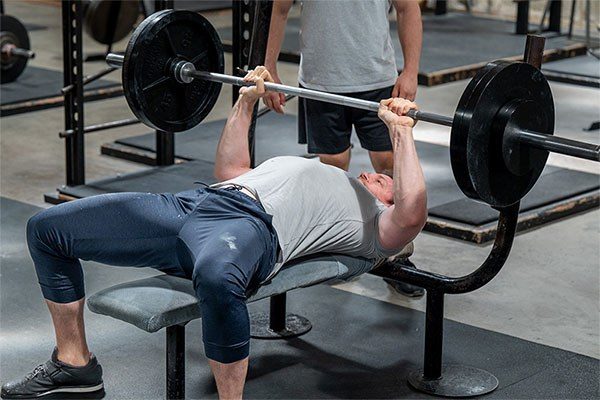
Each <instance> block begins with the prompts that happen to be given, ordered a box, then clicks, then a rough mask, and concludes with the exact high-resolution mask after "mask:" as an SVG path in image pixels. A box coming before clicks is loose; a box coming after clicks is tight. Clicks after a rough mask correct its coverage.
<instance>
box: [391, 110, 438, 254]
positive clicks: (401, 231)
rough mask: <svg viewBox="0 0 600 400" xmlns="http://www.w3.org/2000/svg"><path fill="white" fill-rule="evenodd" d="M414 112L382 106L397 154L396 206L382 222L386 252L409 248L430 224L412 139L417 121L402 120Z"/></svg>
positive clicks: (424, 191) (395, 165)
mask: <svg viewBox="0 0 600 400" xmlns="http://www.w3.org/2000/svg"><path fill="white" fill-rule="evenodd" d="M386 102H387V104H386ZM411 108H416V106H415V105H414V103H411V102H409V101H407V100H403V99H393V100H392V99H390V100H384V101H383V102H382V106H381V108H380V111H379V115H380V117H381V118H382V119H383V120H384V122H385V123H386V125H387V126H388V129H389V132H390V138H391V140H392V145H393V151H394V175H393V177H394V205H392V206H390V207H388V209H387V210H385V211H384V212H383V214H382V215H381V217H380V219H379V243H380V244H381V245H382V246H383V247H384V248H386V249H400V248H402V247H404V246H406V245H407V244H408V243H410V242H411V241H412V240H413V239H414V238H415V237H416V236H417V235H418V234H419V232H420V231H421V229H423V226H424V225H425V221H426V220H427V192H426V189H425V179H424V177H423V171H422V169H421V164H420V163H419V157H418V155H417V150H416V148H415V142H414V139H413V135H412V126H413V124H414V121H413V120H412V119H411V118H408V117H404V116H401V115H405V114H406V113H407V112H408V110H409V109H411Z"/></svg>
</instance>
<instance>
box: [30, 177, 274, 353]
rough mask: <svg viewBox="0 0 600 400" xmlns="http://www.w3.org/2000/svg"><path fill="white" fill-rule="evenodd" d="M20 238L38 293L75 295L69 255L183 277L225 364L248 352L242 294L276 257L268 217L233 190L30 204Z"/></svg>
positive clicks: (80, 288)
mask: <svg viewBox="0 0 600 400" xmlns="http://www.w3.org/2000/svg"><path fill="white" fill-rule="evenodd" d="M27 242H28V245H29V251H30V253H31V257H32V258H33V262H34V264H35V268H36V272H37V275H38V280H39V283H40V286H41V289H42V294H43V295H44V297H45V298H46V299H48V300H50V301H53V302H57V303H69V302H73V301H76V300H79V299H81V298H83V297H84V282H83V271H82V269H81V264H80V262H79V260H80V259H82V260H91V261H97V262H101V263H105V264H109V265H118V266H131V267H154V268H157V269H159V270H162V271H164V272H166V273H169V274H173V275H178V276H182V277H187V278H189V279H191V280H192V282H193V285H194V289H195V291H196V295H197V297H198V299H199V301H200V305H201V308H202V332H203V340H204V346H205V351H206V356H207V357H208V358H210V359H213V360H216V361H219V362H223V363H230V362H234V361H238V360H241V359H243V358H245V357H247V356H248V351H249V347H250V346H249V342H250V324H249V319H248V311H247V309H246V303H245V300H246V298H247V296H248V294H250V293H251V292H252V291H254V290H256V288H257V287H258V285H259V283H260V282H262V281H263V280H264V279H266V278H267V276H268V275H269V273H270V272H271V270H272V269H273V266H274V265H275V262H276V258H277V248H278V244H277V235H276V233H275V231H274V230H273V227H272V225H271V216H270V215H268V214H267V213H266V212H265V211H264V209H263V208H262V207H261V206H260V205H259V204H258V203H257V202H255V201H254V200H253V199H251V198H250V197H249V196H246V195H245V194H243V193H241V192H239V191H237V190H235V189H210V188H200V189H195V190H189V191H186V192H182V193H178V194H150V193H117V194H106V195H100V196H94V197H89V198H85V199H81V200H76V201H73V202H69V203H65V204H61V205H58V206H55V207H52V208H49V209H47V210H44V211H42V212H40V213H39V214H37V215H35V216H34V217H32V218H31V219H30V220H29V222H28V224H27Z"/></svg>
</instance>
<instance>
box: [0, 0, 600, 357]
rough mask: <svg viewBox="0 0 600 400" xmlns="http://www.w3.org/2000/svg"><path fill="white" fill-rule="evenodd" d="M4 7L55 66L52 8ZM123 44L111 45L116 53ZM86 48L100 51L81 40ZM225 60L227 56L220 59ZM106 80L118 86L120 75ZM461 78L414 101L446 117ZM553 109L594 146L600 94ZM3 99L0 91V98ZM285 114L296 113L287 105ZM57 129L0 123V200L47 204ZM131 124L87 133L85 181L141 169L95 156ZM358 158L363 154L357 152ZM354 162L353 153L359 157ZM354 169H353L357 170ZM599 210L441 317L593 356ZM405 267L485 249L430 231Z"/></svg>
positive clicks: (54, 117) (58, 161) (110, 105)
mask: <svg viewBox="0 0 600 400" xmlns="http://www.w3.org/2000/svg"><path fill="white" fill-rule="evenodd" d="M5 6H6V11H7V13H9V14H13V15H15V16H17V17H19V18H20V19H21V20H22V21H24V22H26V23H35V24H41V25H45V26H47V27H48V28H47V29H45V30H39V31H33V32H31V33H30V36H31V42H32V46H33V48H34V49H35V50H36V52H37V57H36V59H35V60H32V64H33V65H37V66H43V67H47V68H52V69H57V70H60V69H61V68H62V59H61V54H60V50H61V47H60V46H61V44H60V43H61V30H60V22H61V19H60V8H57V7H53V6H48V5H44V4H39V3H35V4H32V3H28V2H17V1H11V0H9V1H6V2H5ZM209 19H211V21H212V22H213V23H214V24H215V25H217V26H218V25H225V24H228V23H229V15H228V13H227V12H219V13H214V14H210V15H209ZM124 43H125V42H122V43H119V44H117V45H116V46H115V48H116V49H119V48H124ZM85 46H86V50H87V51H90V52H92V51H99V50H102V47H101V46H99V45H97V44H95V43H93V42H92V41H91V40H89V39H86V41H85ZM226 61H227V63H229V62H230V57H229V56H226ZM102 67H103V65H102V63H97V64H90V65H86V66H85V68H86V73H90V72H93V71H96V70H99V69H101V68H102ZM279 73H280V76H281V77H282V79H283V80H284V81H285V82H287V83H290V84H293V83H294V82H295V78H296V74H297V66H296V65H293V64H286V63H282V64H280V67H279ZM109 79H114V80H116V81H118V80H119V79H120V78H119V75H118V74H117V73H114V74H112V75H111V76H110V77H109ZM466 84H467V82H466V81H462V82H455V83H451V84H446V85H441V86H437V87H433V88H425V87H420V88H419V93H418V102H419V103H420V105H421V106H422V107H423V108H424V109H427V110H429V111H433V112H439V113H444V114H452V112H453V109H454V107H455V104H456V102H457V101H458V98H459V96H460V93H461V92H462V90H464V87H465V86H466ZM552 89H553V92H554V95H555V103H556V110H557V131H558V132H560V133H561V134H563V135H565V136H567V137H572V138H578V139H581V140H589V141H592V142H596V143H597V142H598V131H595V132H584V131H582V128H584V127H586V126H588V125H589V124H590V123H591V122H593V121H595V120H600V91H598V90H596V89H590V88H582V87H576V86H570V85H565V84H554V83H553V84H552ZM0 95H1V93H0ZM230 99H231V90H230V89H229V88H224V90H223V91H222V94H221V96H220V98H219V102H218V103H217V105H216V107H215V109H214V110H213V111H212V112H211V114H210V116H209V117H208V119H209V120H213V119H220V118H223V117H225V116H226V115H227V112H228V109H229V105H230ZM287 112H289V113H292V114H294V113H295V112H296V103H295V101H292V102H290V104H289V105H288V107H287ZM131 116H132V114H131V112H130V111H129V109H128V107H127V105H126V102H125V100H124V99H123V98H117V99H111V100H105V101H100V102H92V103H88V104H86V108H85V120H86V123H89V124H91V123H97V122H102V121H108V120H113V119H120V118H128V117H131ZM62 128H63V111H62V109H61V108H56V109H51V110H45V111H39V112H34V113H28V114H21V115H17V116H12V117H6V118H2V119H1V120H0V132H1V135H0V195H2V196H5V197H8V198H12V199H16V200H20V201H23V202H27V203H31V204H35V205H40V206H47V205H46V204H44V203H43V200H42V195H43V194H44V193H47V192H52V191H54V189H55V188H56V187H57V186H59V185H61V184H63V183H64V145H63V142H62V140H61V139H59V138H58V131H59V130H60V129H62ZM147 131H148V129H147V128H144V127H143V126H141V125H139V126H131V127H127V128H121V129H117V130H112V131H105V132H102V133H94V134H90V135H88V136H87V137H86V160H87V165H86V167H87V179H88V180H94V179H98V178H101V177H108V176H114V175H115V174H118V173H128V172H132V171H137V170H140V169H143V168H145V167H144V166H141V165H139V164H135V163H130V162H126V161H122V160H118V159H114V158H109V157H105V156H101V155H100V154H99V148H100V145H101V144H102V143H105V142H109V141H112V140H114V139H116V138H120V137H124V136H128V135H135V134H140V133H144V132H147ZM415 131H416V137H417V139H419V140H425V141H430V142H435V143H442V144H444V143H446V144H447V143H448V141H449V139H448V133H447V129H446V128H444V127H438V126H432V125H428V124H425V123H421V124H419V125H418V126H417V128H416V129H415ZM356 152H357V155H358V156H360V154H361V150H360V149H357V151H356ZM358 158H359V157H357V159H358ZM549 163H550V164H552V165H559V166H563V167H567V168H573V169H578V170H584V171H589V172H594V173H600V168H599V167H598V165H597V164H594V163H591V162H587V161H582V160H573V159H569V158H567V157H563V156H558V155H552V156H551V157H550V160H549ZM358 167H359V166H358V165H353V167H352V169H353V170H356V169H357V168H358ZM599 231H600V212H599V211H598V210H596V211H592V212H588V213H585V214H583V215H580V216H577V217H574V218H570V219H566V220H562V221H559V222H556V223H553V224H550V225H547V226H545V227H543V228H540V229H537V230H535V231H531V232H528V233H525V234H522V235H519V237H518V238H517V239H516V243H515V246H514V250H513V252H512V254H511V257H510V259H509V261H508V263H507V265H506V267H505V268H504V270H503V271H502V272H501V273H500V275H499V276H498V277H497V278H496V279H494V281H492V282H491V283H490V284H489V285H487V286H486V287H484V288H483V289H481V290H479V291H477V292H474V293H471V294H467V295H460V296H449V298H448V300H447V314H446V315H447V317H448V318H450V319H453V320H456V321H459V322H464V323H467V324H471V325H475V326H478V327H482V328H486V329H490V330H494V331H498V332H502V333H506V334H509V335H513V336H517V337H520V338H523V339H526V340H531V341H534V342H539V343H543V344H548V345H551V346H555V347H559V348H562V349H566V350H570V351H574V352H577V353H581V354H585V355H589V356H592V357H595V358H600V291H599V283H600V279H599V278H600V275H599V268H598V267H599V266H600V241H599V240H598V239H599V237H600V232H599ZM415 245H416V252H415V255H414V257H413V261H414V262H415V263H416V264H417V266H419V267H420V268H426V269H431V270H434V271H438V272H443V273H447V274H450V275H462V274H464V273H467V272H469V271H471V270H473V269H474V268H475V267H476V266H477V265H478V264H479V263H480V262H481V261H482V260H483V259H484V258H485V255H486V254H487V253H488V252H489V250H490V247H489V246H474V245H471V244H467V243H464V242H459V241H455V240H451V239H448V238H445V237H441V236H436V235H432V234H428V233H423V234H421V235H420V236H419V237H418V238H417V240H416V242H415ZM338 288H340V289H343V290H348V291H351V292H355V293H359V294H362V295H365V296H368V297H372V298H376V299H380V300H383V301H388V302H391V303H396V304H401V305H404V306H406V307H411V308H416V309H423V307H424V300H416V301H414V300H406V298H404V297H402V296H399V295H397V294H396V293H394V292H391V291H390V290H388V288H387V286H386V285H385V284H384V283H383V282H382V281H381V280H380V279H378V278H376V277H373V276H370V275H365V276H363V277H361V278H360V279H358V280H356V281H353V282H350V283H346V284H343V285H339V286H338Z"/></svg>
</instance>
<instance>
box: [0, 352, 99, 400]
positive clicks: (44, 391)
mask: <svg viewBox="0 0 600 400" xmlns="http://www.w3.org/2000/svg"><path fill="white" fill-rule="evenodd" d="M56 353H57V350H56V349H54V352H53V353H52V358H51V359H50V360H48V361H46V363H45V364H40V365H38V366H37V367H35V368H34V369H33V371H31V372H30V373H28V374H27V375H25V376H24V377H23V378H21V379H19V380H15V381H12V382H8V383H6V384H4V385H2V391H1V393H0V397H2V398H3V399H37V398H42V399H56V398H61V399H64V398H78V399H83V398H86V399H100V398H102V397H104V384H103V383H102V367H101V366H100V364H98V360H96V357H95V356H94V355H91V356H90V361H89V362H88V364H87V365H86V366H84V367H74V366H72V365H68V364H65V363H63V362H61V361H59V360H58V358H57V357H56Z"/></svg>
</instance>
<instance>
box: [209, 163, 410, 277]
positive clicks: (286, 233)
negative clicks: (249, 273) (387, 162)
mask: <svg viewBox="0 0 600 400" xmlns="http://www.w3.org/2000/svg"><path fill="white" fill-rule="evenodd" d="M225 183H235V184H238V185H241V186H244V187H246V188H248V189H249V190H250V191H251V192H254V193H256V195H257V197H258V200H259V201H260V202H261V203H262V205H263V207H264V208H265V211H266V212H267V213H269V214H271V215H272V216H273V227H274V228H275V231H276V232H277V236H278V238H279V245H280V247H281V249H280V250H281V251H280V257H279V260H278V263H277V264H276V266H275V269H274V270H273V272H272V273H271V274H270V276H269V278H270V277H272V276H273V275H275V273H276V272H277V271H278V270H279V269H280V268H281V266H282V265H283V264H284V263H285V262H287V261H289V260H292V259H295V258H299V257H302V256H307V255H311V254H316V253H323V252H327V253H342V254H348V255H354V256H360V257H365V258H372V259H378V258H384V257H389V256H392V255H394V254H396V253H398V252H399V251H400V250H401V249H394V250H385V249H383V248H381V246H380V245H379V241H378V240H377V237H378V234H377V232H378V230H377V221H378V219H379V216H380V215H381V213H382V212H383V210H385V208H386V207H385V205H384V204H383V203H381V202H380V201H379V200H377V198H375V196H373V195H372V194H371V193H370V192H369V191H368V190H367V188H366V187H365V186H364V185H363V184H362V183H360V181H359V180H358V179H356V178H353V177H351V176H349V175H348V174H347V173H346V172H345V171H343V170H341V169H339V168H336V167H332V166H330V165H326V164H323V163H321V162H319V161H318V160H317V159H306V158H302V157H292V156H284V157H275V158H271V159H269V160H267V161H265V162H263V163H262V164H260V165H259V166H258V167H256V168H254V169H253V170H252V171H250V172H247V173H245V174H243V175H241V176H238V177H237V178H234V179H231V180H229V181H226V182H222V183H220V184H218V185H217V186H219V185H222V184H225Z"/></svg>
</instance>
